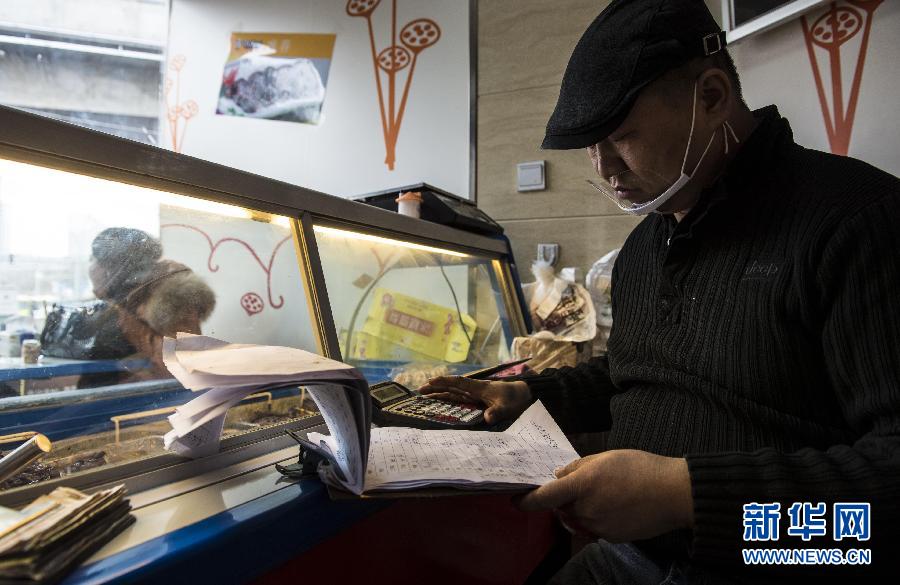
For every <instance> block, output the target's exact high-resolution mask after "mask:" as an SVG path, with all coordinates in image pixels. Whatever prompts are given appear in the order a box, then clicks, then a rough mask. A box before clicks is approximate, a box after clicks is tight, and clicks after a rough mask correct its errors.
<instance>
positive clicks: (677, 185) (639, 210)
mask: <svg viewBox="0 0 900 585" xmlns="http://www.w3.org/2000/svg"><path fill="white" fill-rule="evenodd" d="M696 118H697V84H696V83H695V84H694V97H693V99H692V101H691V131H690V134H688V142H687V146H686V147H685V149H684V159H683V160H682V161H681V176H680V177H678V180H677V181H675V182H674V183H672V186H671V187H669V188H668V189H666V190H665V191H663V192H662V193H661V194H660V195H658V196H656V197H655V198H654V199H651V200H650V201H647V202H645V203H623V202H622V200H621V199H620V198H619V197H617V196H616V194H615V189H614V188H613V187H612V185H609V184H608V183H606V181H604V182H603V183H602V184H600V183H597V182H595V181H592V180H590V179H588V183H589V184H590V185H591V186H592V187H593V188H594V189H596V190H598V191H600V192H601V193H603V194H604V195H606V196H607V197H609V198H610V199H611V200H612V202H613V203H615V204H616V206H617V207H618V208H619V209H621V210H622V211H624V212H625V213H628V214H631V215H646V214H648V213H652V212H654V211H656V210H657V209H659V208H660V207H662V206H663V205H664V204H665V203H666V201H668V200H669V199H671V198H672V197H673V196H674V195H675V194H676V193H678V192H679V191H681V189H683V188H684V186H685V185H687V184H688V181H690V180H691V178H693V176H694V175H695V174H696V172H697V169H699V168H700V163H702V162H703V159H704V157H706V153H707V152H709V147H710V146H712V143H713V139H715V137H716V134H715V133H713V135H712V136H710V137H709V142H707V143H706V148H705V149H704V150H703V154H701V155H700V160H698V161H697V164H696V165H694V170H693V171H691V174H687V172H686V171H685V168H684V167H685V165H686V164H687V157H688V153H689V152H690V150H691V141H692V140H693V139H694V122H695V121H696ZM722 132H723V135H724V136H725V153H726V154H727V153H728V133H729V132H730V133H731V136H732V138H733V139H734V141H735V142H740V140H738V137H737V135H736V134H735V133H734V129H733V128H732V127H731V124H729V123H728V122H727V121H726V122H725V123H724V124H723V125H722ZM625 172H630V171H625ZM651 174H655V173H651Z"/></svg>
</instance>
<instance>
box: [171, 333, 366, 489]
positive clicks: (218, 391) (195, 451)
mask: <svg viewBox="0 0 900 585" xmlns="http://www.w3.org/2000/svg"><path fill="white" fill-rule="evenodd" d="M163 360H164V361H165V364H166V367H167V368H168V369H169V371H170V372H171V373H172V375H173V376H175V378H176V379H177V380H178V381H179V382H181V384H182V385H183V386H184V387H185V388H189V389H191V390H205V392H203V394H201V395H200V396H198V397H197V398H195V399H194V400H191V401H190V402H188V403H187V404H184V405H182V406H179V407H178V408H176V410H175V413H174V414H172V415H171V416H169V422H171V424H172V430H171V431H169V432H168V433H166V435H165V438H164V442H165V446H166V448H167V449H171V450H173V451H175V452H177V453H179V454H182V455H186V456H189V457H202V456H205V455H210V454H212V453H215V452H217V451H218V449H219V438H220V437H221V434H222V428H223V426H224V424H225V415H226V413H227V412H228V409H229V408H231V407H232V406H234V405H235V404H237V403H238V402H240V401H241V400H242V399H243V398H245V397H246V396H248V395H250V394H253V393H255V392H259V391H260V390H263V389H272V388H283V387H286V386H301V385H302V386H304V387H306V388H307V390H308V392H309V395H310V396H311V397H312V398H313V400H314V401H315V402H316V404H317V405H318V407H319V410H320V412H321V414H322V417H323V418H324V419H325V423H326V424H327V426H328V429H329V430H330V432H331V433H332V435H333V436H334V437H335V439H336V440H337V444H338V445H339V447H335V448H334V449H333V450H332V451H330V452H328V451H326V450H324V449H323V447H322V446H321V445H317V446H315V447H316V449H317V450H318V451H320V454H321V455H323V457H325V458H326V459H327V460H328V461H330V462H331V463H332V464H333V465H331V466H329V473H333V474H337V476H340V477H341V479H342V480H343V481H346V482H347V483H348V484H349V485H353V486H357V485H358V486H359V488H361V486H362V482H363V473H364V470H365V463H366V455H367V453H368V439H369V425H370V421H371V420H372V411H371V408H372V407H371V400H370V399H369V391H368V389H369V387H368V384H367V383H366V381H365V378H363V376H362V374H360V373H359V371H358V370H356V369H355V368H353V367H352V366H349V365H347V364H344V363H341V362H338V361H335V360H331V359H328V358H326V357H322V356H320V355H317V354H314V353H310V352H308V351H303V350H302V349H296V348H292V347H279V346H268V345H252V344H239V343H228V342H226V341H220V340H218V339H213V338H212V337H207V336H204V335H191V334H189V333H179V334H178V336H177V338H175V339H172V338H166V339H165V340H164V341H163Z"/></svg>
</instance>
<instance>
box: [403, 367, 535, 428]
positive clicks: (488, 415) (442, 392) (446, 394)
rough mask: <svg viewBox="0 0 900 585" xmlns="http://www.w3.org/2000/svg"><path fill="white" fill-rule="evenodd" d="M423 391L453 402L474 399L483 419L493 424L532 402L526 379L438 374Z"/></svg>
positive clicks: (511, 418) (472, 400) (512, 417)
mask: <svg viewBox="0 0 900 585" xmlns="http://www.w3.org/2000/svg"><path fill="white" fill-rule="evenodd" d="M419 392H421V393H422V394H430V395H431V396H432V397H433V398H439V399H442V400H452V401H454V402H477V403H479V404H481V405H482V406H483V407H484V420H485V422H487V423H488V424H494V423H497V422H500V421H504V420H515V419H517V418H518V417H519V415H520V414H522V413H523V412H525V409H526V408H528V406H529V405H530V404H531V390H529V389H528V384H526V383H525V382H521V381H519V382H501V381H495V380H473V379H471V378H464V377H462V376H441V377H438V378H433V379H431V380H429V381H428V382H427V383H426V384H425V385H424V386H422V387H421V388H419Z"/></svg>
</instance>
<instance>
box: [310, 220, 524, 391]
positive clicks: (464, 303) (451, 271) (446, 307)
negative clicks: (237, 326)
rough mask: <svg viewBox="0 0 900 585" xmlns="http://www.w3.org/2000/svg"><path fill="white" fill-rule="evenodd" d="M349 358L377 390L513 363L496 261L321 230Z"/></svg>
mask: <svg viewBox="0 0 900 585" xmlns="http://www.w3.org/2000/svg"><path fill="white" fill-rule="evenodd" d="M314 231H315V234H316V243H317V245H318V249H319V255H320V257H321V260H322V268H323V271H324V273H325V281H326V286H327V289H328V299H329V303H330V305H331V310H332V316H333V318H334V321H335V326H336V328H337V331H338V339H339V342H340V345H341V355H342V356H344V360H345V361H347V362H349V363H352V364H353V365H355V366H356V367H358V368H360V369H361V370H362V372H363V373H364V374H365V376H366V378H367V379H368V381H369V382H370V383H375V382H379V381H382V380H386V379H388V378H390V379H394V380H397V381H399V382H401V383H403V384H406V385H408V386H411V387H413V388H415V387H418V386H419V385H421V384H422V383H424V381H425V380H426V379H427V378H429V377H431V376H434V375H440V374H443V373H464V372H467V371H471V370H474V369H478V368H481V367H484V366H488V365H494V364H496V363H498V362H500V361H503V360H507V359H509V344H510V343H511V341H512V335H511V332H510V323H509V317H508V315H507V312H506V307H505V306H504V305H503V302H502V300H501V299H502V294H501V290H500V285H499V284H498V282H499V281H498V275H497V274H496V272H495V266H494V263H493V262H492V260H491V259H490V258H485V257H477V256H473V255H470V254H466V253H462V252H459V251H455V250H448V249H441V248H435V247H431V246H425V245H421V244H416V243H413V242H404V241H399V240H393V239H388V238H383V237H380V236H375V235H372V234H365V233H360V232H353V231H347V230H343V229H336V228H332V227H328V226H322V225H317V226H315V227H314Z"/></svg>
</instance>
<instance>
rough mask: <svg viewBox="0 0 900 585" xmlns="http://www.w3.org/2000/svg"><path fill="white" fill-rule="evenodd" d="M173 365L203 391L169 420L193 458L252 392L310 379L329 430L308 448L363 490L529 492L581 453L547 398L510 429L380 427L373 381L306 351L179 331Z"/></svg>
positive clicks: (336, 480)
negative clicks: (371, 387) (370, 386)
mask: <svg viewBox="0 0 900 585" xmlns="http://www.w3.org/2000/svg"><path fill="white" fill-rule="evenodd" d="M163 356H164V359H165V363H166V366H167V367H168V368H169V371H170V372H172V375H174V376H175V377H176V378H177V379H178V381H179V382H181V383H182V385H184V387H185V388H190V389H193V390H203V393H202V394H201V395H199V396H198V397H197V398H195V399H194V400H192V401H190V402H188V403H187V404H185V405H183V406H180V407H178V409H177V410H176V412H175V413H174V414H173V415H171V416H170V417H169V420H170V422H171V423H172V430H171V431H170V432H169V433H167V434H166V438H165V441H166V447H167V448H169V449H172V450H174V451H176V452H178V453H181V454H184V455H189V456H202V455H206V454H210V453H213V452H216V451H217V450H218V441H219V436H220V435H221V432H222V426H223V422H224V419H225V413H226V412H227V410H228V408H230V407H231V406H233V405H234V404H237V403H238V402H240V400H241V399H242V398H244V397H245V396H247V395H248V394H251V393H253V392H258V391H260V390H263V389H267V388H276V387H284V386H288V385H302V386H304V387H306V388H307V390H308V392H309V395H310V396H311V397H312V398H313V400H314V401H315V402H316V404H317V405H318V407H319V411H320V412H321V413H322V417H323V419H324V420H325V424H326V426H327V427H328V432H329V434H328V435H324V434H321V433H309V434H308V437H307V439H308V440H307V441H305V442H304V445H305V447H306V448H307V449H309V450H311V451H313V452H315V453H317V454H318V455H320V456H321V457H322V459H323V460H324V462H323V463H322V464H320V465H319V468H318V473H319V476H320V477H321V479H322V481H323V482H325V483H326V484H328V485H330V486H333V487H335V488H338V489H341V490H345V491H348V492H351V493H353V494H356V495H361V494H369V493H384V492H389V491H398V490H418V489H421V488H432V487H452V488H459V489H470V490H471V489H474V490H510V489H518V488H521V489H527V488H531V487H535V486H538V485H542V484H544V483H547V482H549V481H551V480H553V479H554V474H553V470H554V469H555V468H557V467H559V466H562V465H566V464H567V463H569V462H571V461H573V460H575V459H577V458H578V454H577V453H576V452H575V450H574V449H573V448H572V446H571V445H570V444H569V442H568V440H567V439H566V437H565V435H564V434H563V433H562V431H561V430H560V429H559V426H558V425H557V424H556V422H555V421H554V420H553V418H552V417H551V416H550V415H549V413H548V412H547V410H546V409H545V408H544V407H543V405H542V404H541V403H540V402H536V403H535V404H533V405H532V406H531V407H530V408H529V409H528V410H527V411H525V413H524V414H523V415H522V416H521V417H520V418H519V419H518V420H517V421H516V422H515V423H513V425H512V426H511V427H509V429H507V430H506V431H505V432H502V433H494V432H487V431H466V430H419V429H411V428H401V427H381V428H374V429H372V428H371V427H372V407H371V400H370V397H369V389H368V384H367V383H366V381H365V378H363V376H362V374H360V373H359V371H357V370H356V369H355V368H353V367H352V366H349V365H347V364H343V363H341V362H338V361H335V360H330V359H328V358H324V357H322V356H319V355H316V354H313V353H310V352H307V351H303V350H300V349H295V348H289V347H277V346H261V345H251V344H233V343H227V342H224V341H219V340H217V339H213V338H210V337H206V336H201V335H190V334H185V333H179V334H178V337H177V339H166V340H165V342H164V345H163Z"/></svg>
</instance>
